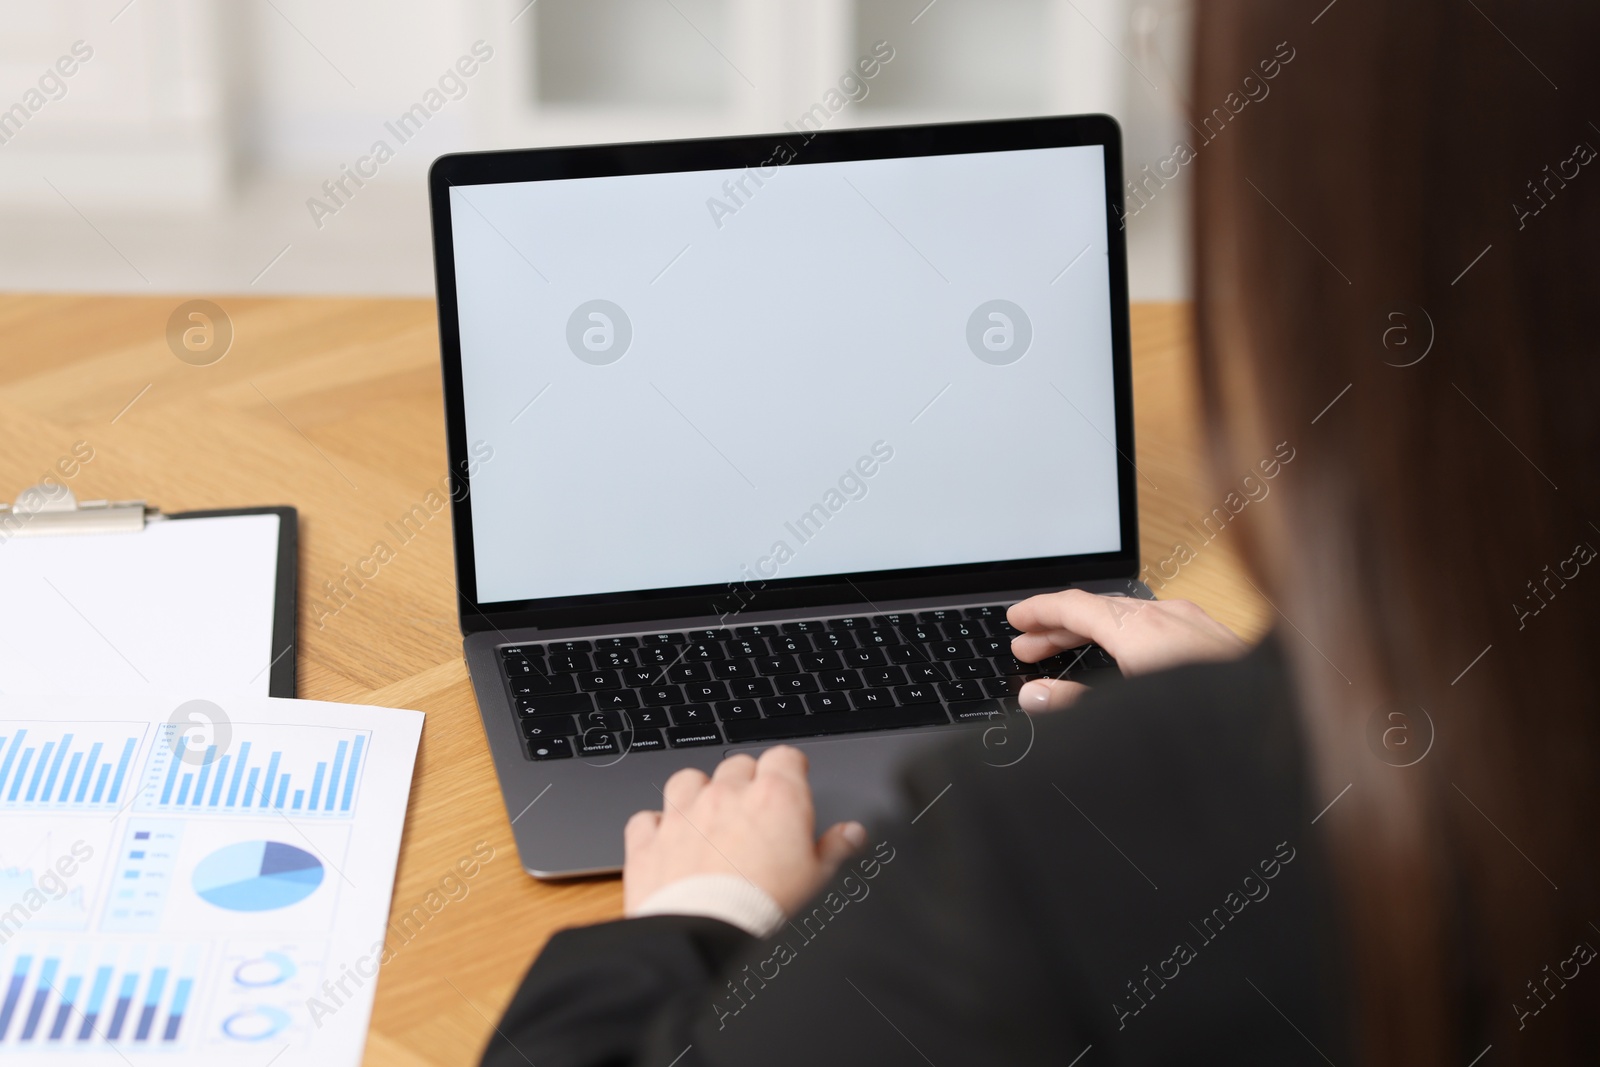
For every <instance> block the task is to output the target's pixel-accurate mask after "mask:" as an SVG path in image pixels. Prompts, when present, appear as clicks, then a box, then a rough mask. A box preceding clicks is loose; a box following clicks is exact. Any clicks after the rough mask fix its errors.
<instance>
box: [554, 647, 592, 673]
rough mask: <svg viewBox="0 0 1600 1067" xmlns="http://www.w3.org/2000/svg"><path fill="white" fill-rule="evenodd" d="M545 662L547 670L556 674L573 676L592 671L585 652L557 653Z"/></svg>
mask: <svg viewBox="0 0 1600 1067" xmlns="http://www.w3.org/2000/svg"><path fill="white" fill-rule="evenodd" d="M545 662H546V664H547V666H548V669H549V670H551V671H554V672H556V673H558V674H573V673H576V672H578V671H587V670H592V669H593V664H592V663H591V662H590V660H589V654H588V653H587V652H557V653H556V654H555V655H553V656H551V657H550V658H549V659H548V660H546V661H545Z"/></svg>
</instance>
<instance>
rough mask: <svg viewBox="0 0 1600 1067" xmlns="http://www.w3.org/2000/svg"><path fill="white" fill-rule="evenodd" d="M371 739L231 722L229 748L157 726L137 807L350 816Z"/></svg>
mask: <svg viewBox="0 0 1600 1067" xmlns="http://www.w3.org/2000/svg"><path fill="white" fill-rule="evenodd" d="M370 742H371V734H370V733H369V732H368V731H365V730H339V729H332V728H323V727H317V726H272V725H267V724H262V723H234V724H233V731H232V741H231V743H230V744H229V746H228V747H229V751H227V752H221V751H218V748H217V746H216V745H215V744H208V745H205V746H204V747H203V748H202V747H191V742H190V739H189V736H188V735H187V734H185V733H182V732H180V729H179V726H178V725H176V724H172V723H168V724H164V725H162V726H161V727H160V728H159V733H158V735H157V738H156V745H155V751H154V752H153V753H152V755H151V758H150V760H149V762H148V764H147V766H146V770H145V775H144V780H143V783H142V784H141V786H140V790H139V797H138V800H137V802H136V806H137V808H138V810H140V811H161V812H183V813H185V814H238V813H245V812H255V811H260V812H267V811H277V812H283V813H286V814H298V815H303V816H307V817H317V818H345V819H348V818H350V817H351V815H352V813H353V812H354V809H355V804H356V799H357V790H358V788H359V783H360V779H361V773H362V770H363V769H364V756H365V755H366V753H367V751H368V747H369V745H370Z"/></svg>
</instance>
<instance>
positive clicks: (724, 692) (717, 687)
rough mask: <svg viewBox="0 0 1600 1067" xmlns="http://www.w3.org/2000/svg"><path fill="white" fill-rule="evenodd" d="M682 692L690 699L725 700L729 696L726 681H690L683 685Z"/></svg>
mask: <svg viewBox="0 0 1600 1067" xmlns="http://www.w3.org/2000/svg"><path fill="white" fill-rule="evenodd" d="M683 691H684V693H685V694H686V695H687V696H688V698H689V699H690V700H698V701H705V700H727V699H728V697H729V695H730V694H729V693H728V684H727V683H726V682H690V683H689V684H688V685H686V686H684V687H683Z"/></svg>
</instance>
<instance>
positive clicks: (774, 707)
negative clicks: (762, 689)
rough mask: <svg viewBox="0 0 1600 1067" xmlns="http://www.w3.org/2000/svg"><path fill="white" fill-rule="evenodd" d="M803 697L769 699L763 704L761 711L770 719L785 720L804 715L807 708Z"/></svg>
mask: <svg viewBox="0 0 1600 1067" xmlns="http://www.w3.org/2000/svg"><path fill="white" fill-rule="evenodd" d="M803 700H804V698H802V697H768V698H767V699H765V700H763V701H762V702H761V710H762V711H764V712H766V713H767V715H768V717H769V718H775V719H776V718H783V717H785V716H788V715H804V714H805V713H806V707H805V704H804V703H803Z"/></svg>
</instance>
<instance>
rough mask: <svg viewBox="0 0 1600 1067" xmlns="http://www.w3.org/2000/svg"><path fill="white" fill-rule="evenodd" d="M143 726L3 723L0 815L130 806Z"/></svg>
mask: <svg viewBox="0 0 1600 1067" xmlns="http://www.w3.org/2000/svg"><path fill="white" fill-rule="evenodd" d="M148 729H149V727H148V726H147V725H145V724H143V723H120V722H80V723H63V722H47V721H43V720H39V721H28V720H17V719H6V720H3V721H0V810H14V811H16V810H20V811H72V810H96V809H104V808H107V807H117V806H119V805H121V804H123V803H125V802H126V799H127V794H128V792H129V791H130V789H131V788H132V785H133V781H134V778H135V776H136V775H137V772H136V771H135V769H134V767H133V760H134V756H135V754H136V753H137V752H138V750H139V743H140V742H141V741H142V740H143V739H144V734H145V732H146V731H147V730H148Z"/></svg>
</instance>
